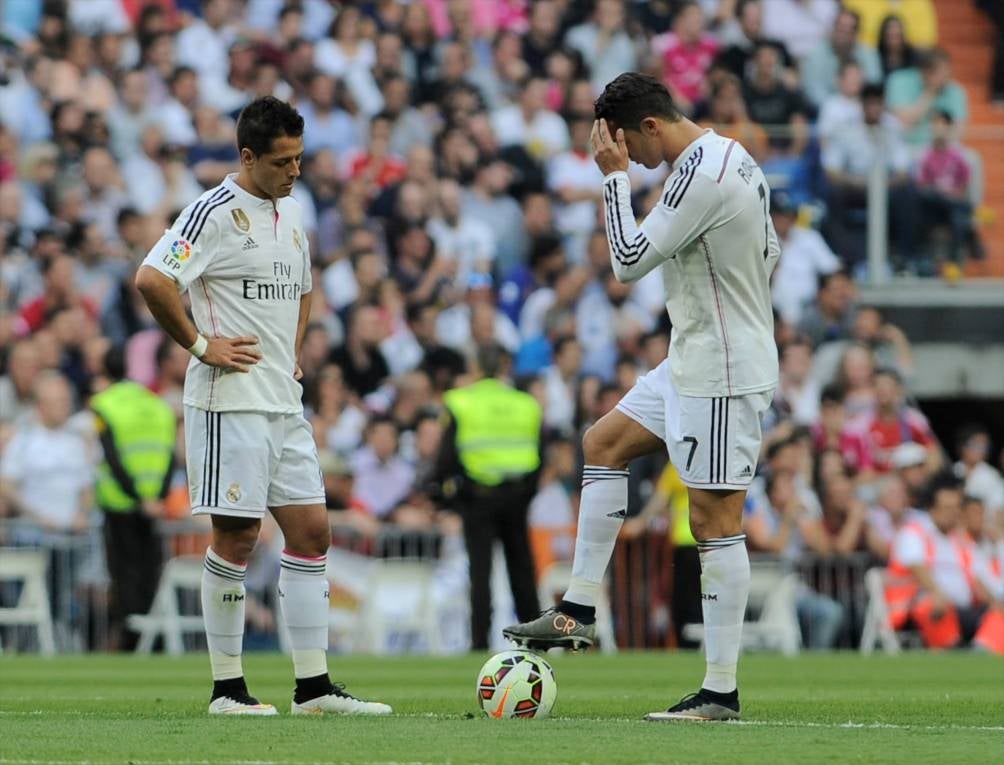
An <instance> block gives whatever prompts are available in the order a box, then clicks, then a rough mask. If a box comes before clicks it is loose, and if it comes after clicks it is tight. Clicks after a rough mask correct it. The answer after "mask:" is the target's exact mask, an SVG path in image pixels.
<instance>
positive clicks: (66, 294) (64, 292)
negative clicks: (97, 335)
mask: <svg viewBox="0 0 1004 765" xmlns="http://www.w3.org/2000/svg"><path fill="white" fill-rule="evenodd" d="M39 267H40V269H41V271H42V278H43V280H44V282H45V289H44V291H43V292H42V294H41V295H39V296H38V297H37V298H35V299H34V300H32V301H31V302H30V303H27V304H26V305H24V306H23V307H22V308H21V310H20V311H19V312H18V326H17V329H16V332H17V334H19V335H21V336H22V337H23V336H25V335H30V334H34V333H35V332H37V331H38V330H40V329H41V328H42V327H44V326H45V325H46V324H48V322H49V319H51V318H52V317H53V316H55V315H56V314H57V313H59V312H60V311H63V310H65V309H67V308H76V307H80V308H82V309H83V310H84V311H85V312H86V313H87V315H88V316H90V317H91V318H92V319H95V320H96V319H98V318H99V311H98V307H97V306H96V305H95V304H94V301H92V300H91V299H90V298H88V297H86V296H85V295H81V294H79V293H78V292H77V285H76V277H75V275H74V267H75V263H74V262H73V258H71V257H70V256H69V255H54V256H52V257H50V258H45V259H43V260H42V261H41V262H40V263H39Z"/></svg>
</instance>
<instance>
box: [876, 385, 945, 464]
mask: <svg viewBox="0 0 1004 765" xmlns="http://www.w3.org/2000/svg"><path fill="white" fill-rule="evenodd" d="M862 430H863V431H864V434H865V441H866V444H867V448H868V450H869V452H870V456H871V462H872V463H873V464H874V466H875V470H876V471H877V472H879V473H887V472H889V470H891V469H892V467H893V465H892V454H893V451H894V450H895V449H896V447H897V446H899V445H901V444H906V443H915V444H919V445H920V446H923V447H924V448H925V449H926V450H927V464H928V467H929V468H930V470H931V471H932V472H934V471H936V470H937V469H938V468H939V467H940V466H941V451H940V449H939V447H938V443H937V440H936V439H935V437H934V433H933V432H932V431H931V426H930V425H928V423H927V418H926V417H924V415H923V414H921V413H920V411H919V410H917V409H914V408H913V407H911V406H907V404H906V403H905V401H904V398H903V382H902V380H901V379H900V376H899V374H898V373H897V372H895V371H894V370H891V369H880V370H879V371H878V372H876V373H875V411H874V413H873V414H871V415H866V416H865V417H864V420H863V423H862Z"/></svg>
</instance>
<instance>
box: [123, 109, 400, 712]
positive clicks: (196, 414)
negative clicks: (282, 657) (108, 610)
mask: <svg viewBox="0 0 1004 765" xmlns="http://www.w3.org/2000/svg"><path fill="white" fill-rule="evenodd" d="M237 146H238V149H239V150H240V171H239V172H237V173H234V174H231V175H228V176H227V177H226V178H224V180H223V182H222V183H221V184H220V185H218V186H216V187H215V188H212V189H210V190H209V191H207V192H205V193H204V194H203V195H202V196H201V197H199V198H198V199H197V200H195V201H194V202H192V203H191V204H190V205H189V206H188V207H186V208H185V209H184V210H183V211H182V213H181V215H180V216H179V217H178V219H177V220H176V221H175V222H174V225H173V226H171V228H170V229H168V230H167V231H166V232H165V233H164V236H163V237H162V238H161V239H160V241H158V242H157V244H155V245H154V247H153V249H151V250H150V252H149V253H148V254H147V256H146V259H145V260H144V261H143V265H142V267H141V268H140V269H139V272H138V273H137V275H136V286H137V288H138V289H139V291H140V292H141V293H142V295H143V298H144V299H145V300H146V303H147V305H148V306H149V307H150V311H151V312H152V313H153V315H154V318H156V320H157V322H158V323H159V324H160V326H161V327H163V328H164V331H166V332H167V333H168V334H169V335H170V336H171V337H172V338H174V340H175V341H176V342H177V343H178V344H180V345H181V346H182V347H183V348H186V349H187V350H188V351H189V353H191V355H192V358H191V361H190V362H189V366H188V371H187V374H186V375H185V393H184V405H185V452H186V463H187V469H188V485H189V495H190V498H191V504H192V512H193V513H194V514H202V515H209V516H210V518H211V519H212V530H213V535H212V544H211V545H210V547H209V549H208V550H206V558H205V567H204V569H203V572H202V612H203V616H204V618H205V622H206V638H207V641H208V644H209V660H210V665H211V667H212V673H213V691H212V696H211V698H210V703H209V713H210V714H226V715H274V714H276V708H275V707H274V706H272V705H271V704H263V703H261V702H259V701H258V699H256V698H255V697H254V696H252V695H251V693H250V691H249V690H248V686H247V683H246V682H245V679H244V669H243V666H242V663H241V651H242V643H243V637H244V618H245V589H244V579H245V575H246V573H247V567H248V560H249V558H250V557H251V553H252V551H253V550H254V547H255V543H256V542H257V539H258V532H259V530H260V528H261V521H262V518H263V517H264V515H265V512H266V511H268V512H270V513H271V514H272V516H273V517H274V518H275V520H276V522H277V523H278V525H279V528H280V529H281V530H282V535H283V539H284V540H285V549H284V550H283V551H282V556H281V568H280V572H279V587H278V591H279V603H280V607H281V611H282V616H283V620H284V621H285V625H286V627H287V628H288V630H289V639H290V647H291V649H292V655H293V657H292V658H293V673H294V676H295V681H296V683H295V690H294V694H293V700H292V706H291V710H292V713H293V714H357V715H358V714H362V715H384V714H389V713H390V711H391V708H390V707H389V706H387V705H386V704H381V703H377V702H368V701H363V700H361V699H358V698H355V697H354V696H352V695H350V694H349V693H347V692H346V691H345V689H344V687H343V686H342V685H340V684H335V683H332V682H331V680H330V678H329V676H328V664H327V648H328V579H327V576H326V575H325V569H326V563H327V555H328V546H329V544H330V541H331V531H330V528H329V526H328V514H327V510H326V508H325V503H324V486H323V484H322V480H321V470H320V467H319V464H318V458H317V449H316V448H315V446H314V439H313V434H312V433H311V429H310V425H309V424H308V423H307V420H306V419H305V418H304V416H303V405H302V404H301V400H300V399H301V394H302V389H301V386H300V383H299V379H300V377H301V376H302V374H301V372H300V368H299V365H298V364H297V358H298V357H299V352H300V346H301V344H302V342H303V335H304V331H305V330H306V326H307V319H308V316H309V314H310V291H311V286H312V285H311V276H310V252H309V248H308V244H307V237H306V234H305V233H304V228H303V214H302V211H301V209H300V205H299V204H298V203H297V202H296V200H295V199H293V198H292V197H291V196H290V193H291V192H292V190H293V183H294V182H295V181H296V178H297V177H298V176H299V175H300V161H301V159H302V157H303V118H302V117H301V116H300V115H299V114H298V113H297V111H296V109H294V108H293V107H292V106H290V105H289V104H286V103H284V102H282V101H280V100H278V99H276V98H273V97H271V96H266V97H264V98H259V99H256V100H255V101H253V102H251V103H250V104H249V105H248V106H246V107H245V108H244V110H243V111H242V112H241V115H240V118H239V119H238V121H237ZM186 291H187V292H188V295H189V298H190V300H191V306H192V317H193V319H194V321H193V320H191V319H189V318H188V316H187V315H186V313H185V308H184V304H183V303H182V299H181V294H182V293H183V292H186Z"/></svg>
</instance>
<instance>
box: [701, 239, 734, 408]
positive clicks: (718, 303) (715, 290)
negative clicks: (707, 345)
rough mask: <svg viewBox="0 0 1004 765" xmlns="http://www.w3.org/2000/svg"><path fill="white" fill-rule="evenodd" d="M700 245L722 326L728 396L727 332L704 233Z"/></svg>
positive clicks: (730, 390) (730, 377)
mask: <svg viewBox="0 0 1004 765" xmlns="http://www.w3.org/2000/svg"><path fill="white" fill-rule="evenodd" d="M698 241H700V243H701V247H702V248H703V250H704V261H705V262H706V263H707V264H708V273H709V274H711V288H712V289H713V290H714V292H715V308H716V309H717V310H718V324H719V325H720V326H721V328H722V342H724V343H725V384H726V385H727V386H728V388H729V396H731V395H732V362H731V360H730V359H729V332H728V330H727V329H726V328H725V314H724V313H723V312H722V299H721V295H720V294H719V292H718V277H717V276H715V267H714V266H713V265H711V253H710V252H708V242H707V240H706V239H705V238H704V235H703V234H702V235H701V236H699V237H698Z"/></svg>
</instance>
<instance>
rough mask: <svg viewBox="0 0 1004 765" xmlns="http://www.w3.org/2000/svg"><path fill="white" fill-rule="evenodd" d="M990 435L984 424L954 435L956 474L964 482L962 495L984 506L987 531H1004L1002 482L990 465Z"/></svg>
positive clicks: (972, 426) (971, 426) (970, 426)
mask: <svg viewBox="0 0 1004 765" xmlns="http://www.w3.org/2000/svg"><path fill="white" fill-rule="evenodd" d="M990 446H991V443H990V433H989V432H988V431H987V429H986V427H985V426H983V425H966V426H965V427H962V428H960V429H959V430H958V432H957V433H956V434H955V449H956V453H957V454H958V457H959V460H958V462H956V463H955V466H954V469H955V475H956V476H957V477H958V478H959V479H960V480H961V481H963V482H964V488H965V492H966V494H967V495H968V496H970V497H974V498H976V499H978V500H980V501H981V502H982V503H983V507H984V508H986V517H987V528H988V529H996V528H1001V530H1002V531H1004V526H1002V522H1004V479H1002V478H1001V474H1000V473H999V472H997V470H996V469H995V468H994V466H993V465H991V464H990V463H989V461H988V460H989V457H990Z"/></svg>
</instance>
